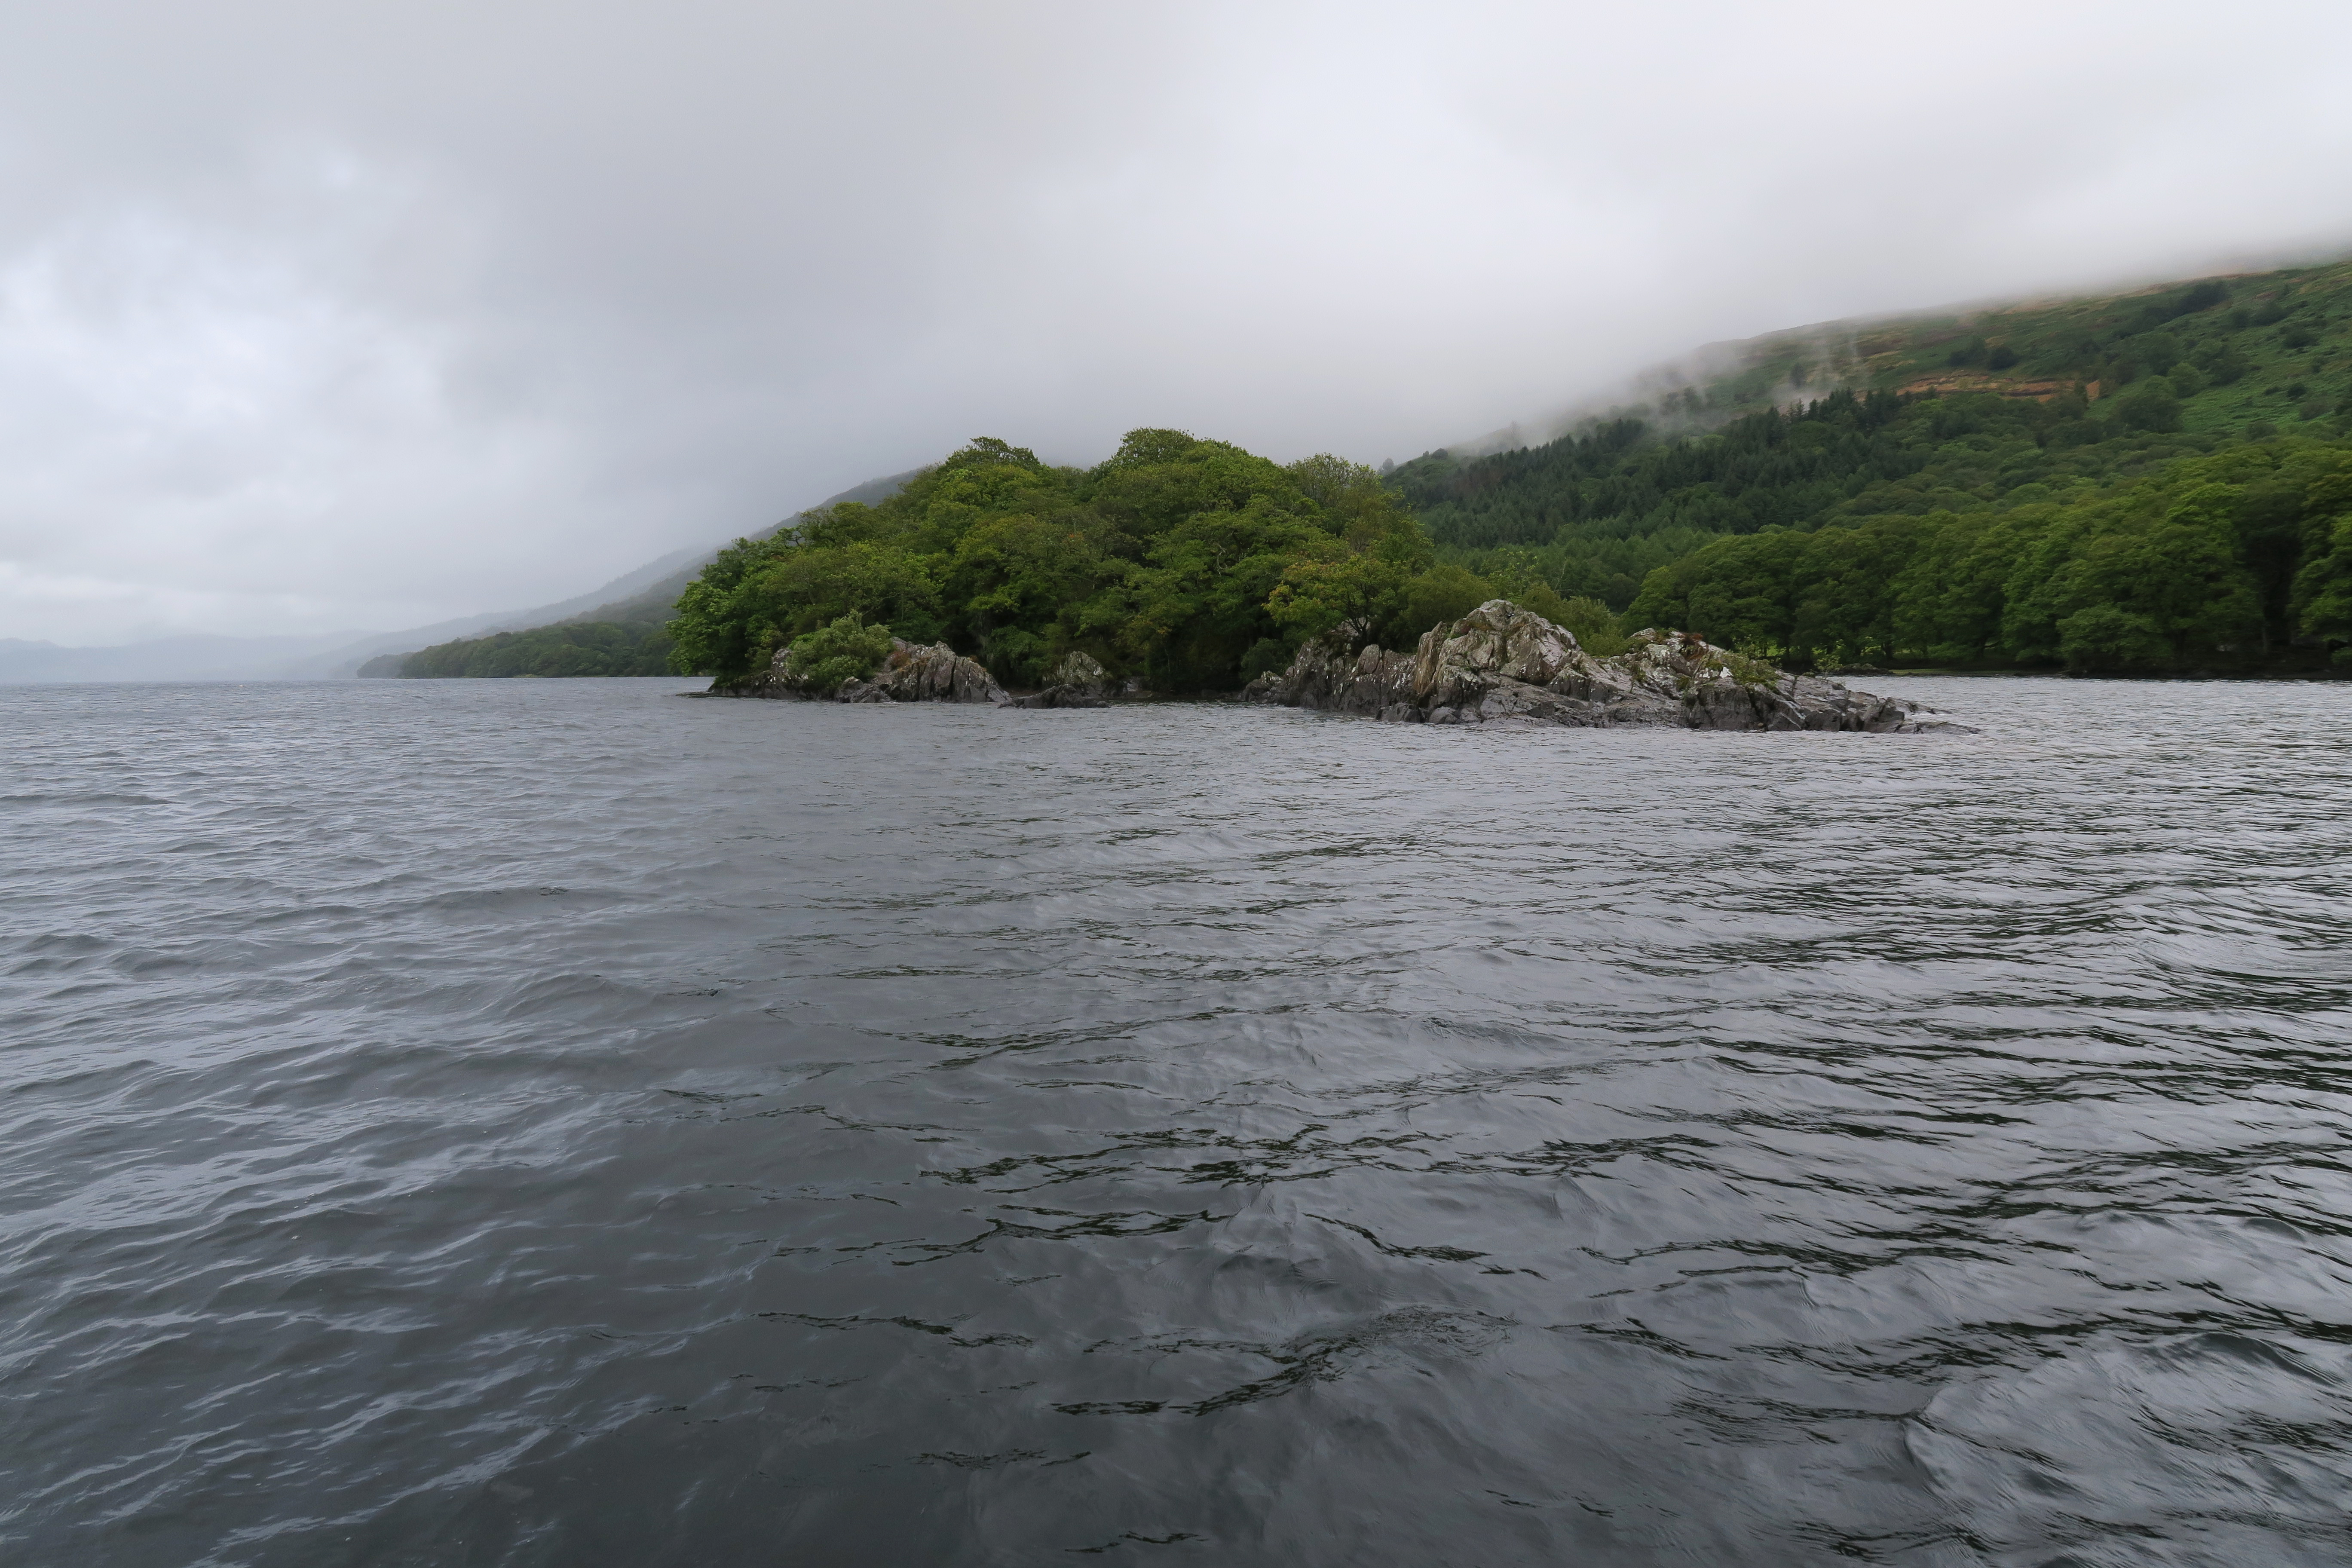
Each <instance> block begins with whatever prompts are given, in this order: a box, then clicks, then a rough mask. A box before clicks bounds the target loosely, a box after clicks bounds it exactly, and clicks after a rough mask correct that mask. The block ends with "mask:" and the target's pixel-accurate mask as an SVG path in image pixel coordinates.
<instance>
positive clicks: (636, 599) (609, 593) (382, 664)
mask: <svg viewBox="0 0 2352 1568" xmlns="http://www.w3.org/2000/svg"><path fill="white" fill-rule="evenodd" d="M918 471H919V470H917V469H912V468H910V469H908V471H907V472H905V473H903V474H891V475H888V476H887V477H886V478H883V479H868V480H866V482H865V483H864V484H862V485H856V486H853V487H852V488H851V489H845V490H844V491H842V492H841V493H840V494H839V495H835V496H828V497H826V498H825V499H824V500H821V501H819V502H818V503H817V504H816V506H814V507H809V508H805V509H803V510H808V511H814V510H819V509H820V508H824V507H828V506H833V505H835V504H836V503H837V502H841V501H852V500H854V501H864V502H866V503H867V504H869V505H870V504H871V503H873V502H875V501H878V500H885V499H887V498H888V497H890V496H893V495H896V494H897V493H898V489H899V488H900V487H901V486H903V485H904V484H905V483H906V482H907V481H908V479H912V478H914V477H915V474H916V473H917V472H918ZM801 515H802V514H801V513H800V512H795V513H793V516H791V517H788V518H786V519H784V521H782V522H779V523H776V524H775V525H774V526H773V527H770V528H764V529H761V531H759V532H757V533H755V534H753V535H751V537H752V538H754V539H766V538H769V537H770V536H772V534H774V533H775V532H776V531H777V530H778V529H782V528H786V527H789V526H791V524H792V523H793V522H794V521H797V520H798V519H799V517H800V516H801ZM718 554H719V551H718V549H717V548H716V547H714V548H712V549H709V550H680V551H677V552H672V553H671V554H668V555H665V556H663V557H662V558H661V559H660V560H658V561H655V562H651V563H647V564H646V565H644V566H640V567H638V568H637V569H636V570H635V572H631V573H629V574H626V575H625V576H621V577H616V578H614V580H613V581H612V582H610V583H607V584H604V586H603V587H602V588H599V589H597V590H596V591H595V592H594V593H593V594H583V595H580V597H578V598H576V599H566V600H565V601H563V602H562V604H560V605H545V606H543V607H541V608H540V609H537V610H525V611H522V612H520V613H518V614H512V615H507V616H479V617H475V618H474V619H473V620H471V621H467V622H444V623H443V624H442V625H440V626H425V627H421V628H419V629H417V630H415V631H411V632H394V633H392V634H390V635H388V636H385V637H374V638H370V639H368V640H367V641H366V643H364V644H359V643H354V644H352V645H351V646H349V647H343V648H340V649H337V650H336V651H335V653H334V654H333V655H331V656H330V657H331V658H333V659H334V660H335V665H334V668H331V669H329V670H326V671H322V672H321V673H326V674H333V675H358V676H362V677H365V678H368V679H379V678H383V677H391V676H399V675H413V676H433V677H445V676H461V675H525V674H533V675H650V674H656V673H659V671H660V670H661V668H663V666H662V660H663V658H665V657H666V655H667V647H668V644H667V642H666V641H664V640H663V639H662V638H661V637H659V636H658V631H659V627H660V626H661V624H662V623H663V622H665V621H667V620H668V619H669V617H670V611H671V608H672V607H673V606H674V605H676V604H677V596H678V595H680V594H682V593H684V592H685V591H686V585H687V584H689V583H691V582H693V581H694V580H695V578H696V577H698V576H699V575H700V574H701V573H702V569H703V567H705V566H707V565H709V563H710V562H711V561H712V560H713V559H715V558H716V557H717V556H718ZM559 626H577V627H583V628H591V627H593V628H598V629H597V630H596V631H595V632H594V633H593V635H583V636H541V637H530V638H528V639H527V640H520V641H519V640H518V638H517V637H516V636H515V635H514V634H519V633H520V634H529V633H531V632H534V631H538V630H541V629H542V628H549V627H559ZM493 645H494V646H493Z"/></svg>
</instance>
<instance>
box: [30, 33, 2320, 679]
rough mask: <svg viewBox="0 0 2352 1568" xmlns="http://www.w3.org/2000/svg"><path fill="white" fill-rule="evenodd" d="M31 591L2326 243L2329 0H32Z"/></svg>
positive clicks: (517, 525)
mask: <svg viewBox="0 0 2352 1568" xmlns="http://www.w3.org/2000/svg"><path fill="white" fill-rule="evenodd" d="M10 31H11V46H10V47H9V49H8V50H7V51H5V55H0V171H5V182H0V191H5V193H6V194H5V197H0V409H4V410H5V419H0V637H22V638H35V639H51V640H55V641H58V642H62V643H68V644H97V643H109V642H119V641H123V640H128V639H133V638H140V637H156V636H163V635H166V634H172V633H184V632H209V633H224V634H236V635H247V636H250V635H261V634H288V635H296V634H299V635H310V634H324V633H329V632H335V631H341V630H347V629H348V630H358V629H373V628H393V627H398V626H408V625H415V624H418V623H425V622H431V621H436V620H439V619H443V618H446V617H449V616H460V615H466V614H471V613H475V612H479V611H484V610H488V609H495V608H499V607H502V606H509V605H525V604H530V603H533V602H538V601H544V600H550V599H555V598H560V597H563V596H566V595H574V594H580V593H583V592H586V591H588V590H590V589H592V588H593V587H594V586H595V585H596V584H598V583H600V582H602V581H604V580H605V579H607V578H610V577H612V576H614V575H615V574H618V573H621V572H624V571H626V570H628V569H629V568H631V567H634V566H635V565H638V564H639V563H643V562H645V561H646V560H648V559H650V558H652V557H655V556H657V555H660V554H662V553H664V552H669V551H673V550H677V549H679V548H682V547H687V546H693V545H699V544H705V543H711V542H718V541H719V540H722V539H724V538H727V537H729V536H731V535H733V534H735V533H739V532H742V531H748V530H752V529H756V528H759V527H761V526H764V525H766V524H768V523H772V522H773V521H777V520H778V519H779V518H781V517H782V516H783V515H785V514H786V513H788V512H790V511H792V510H796V509H797V508H799V507H801V506H803V505H806V504H808V503H810V502H812V501H814V500H818V499H820V498H822V497H824V496H825V495H827V494H829V493H832V492H834V491H837V490H840V489H845V488H847V487H848V486H850V485H853V484H855V483H856V482H858V481H860V480H862V479H867V478H870V477H872V476H875V475H877V474H884V473H890V472H896V471H898V470H902V469H905V468H909V467H912V466H914V465H916V464H918V463H920V462H923V461H926V460H929V459H930V458H936V457H938V456H940V455H942V454H943V453H945V452H946V451H948V450H949V449H950V448H952V447H955V446H956V445H958V444H960V443H961V441H963V440H965V439H966V438H968V437H972V436H975V435H982V434H987V435H997V436H1003V437H1006V438H1008V439H1011V440H1013V441H1016V442H1019V443H1021V444H1024V445H1027V446H1031V447H1035V448H1036V449H1037V450H1038V451H1039V452H1040V453H1041V454H1043V455H1045V456H1048V457H1050V458H1055V459H1057V460H1062V461H1067V462H1077V463H1084V462H1091V461H1093V460H1096V459H1097V458H1100V457H1101V456H1103V455H1104V454H1105V453H1107V452H1108V450H1109V449H1110V447H1112V446H1113V444H1114V443H1115V442H1116V440H1117V438H1118V435H1119V433H1120V432H1121V431H1123V430H1125V429H1128V428H1129V427H1132V426H1139V425H1145V424H1151V425H1176V426H1185V427H1188V428H1191V429H1193V430H1195V431H1198V432H1200V433H1202V434H1204V435H1214V436H1218V437H1223V438H1226V439H1230V440H1234V441H1237V442H1240V443H1242V444H1244V445H1245V446H1248V447H1252V448H1254V449H1256V450H1259V451H1263V452H1265V453H1266V454H1267V455H1269V456H1272V457H1275V458H1283V459H1287V458H1294V457H1297V456H1300V455H1304V454H1306V453H1309V452H1314V451H1318V450H1330V451H1336V452H1339V453H1341V454H1344V455H1346V456H1348V457H1350V458H1358V459H1360V460H1364V461H1369V462H1379V461H1380V460H1381V459H1382V458H1398V459H1402V458H1409V457H1412V456H1413V455H1414V454H1416V453H1418V452H1421V451H1423V450H1426V449H1428V448H1431V447H1437V446H1441V445H1444V444H1446V443H1448V442H1449V441H1459V440H1465V439H1471V438H1475V437H1478V436H1479V434H1480V433H1481V432H1493V431H1496V430H1500V429H1504V428H1507V426H1509V425H1510V423H1511V422H1513V421H1524V422H1526V424H1525V425H1524V426H1523V428H1525V429H1527V430H1528V431H1530V432H1533V431H1535V430H1536V429H1537V428H1538V426H1541V425H1542V424H1543V422H1545V421H1547V420H1549V419H1550V418H1552V417H1554V416H1557V415H1558V414H1559V413H1560V412H1561V411H1562V410H1566V409H1571V408H1574V407H1577V406H1579V405H1580V400H1589V399H1595V398H1603V397H1605V396H1607V395H1609V393H1610V390H1611V389H1612V388H1616V387H1621V386H1624V385H1626V384H1627V383H1628V381H1629V379H1630V378H1633V377H1634V376H1636V375H1637V374H1639V373H1641V372H1643V370H1644V369H1645V368H1647V367H1650V366H1653V365H1655V364H1658V363H1662V362H1665V361H1669V360H1672V359H1674V358H1675V357H1676V356H1681V355H1686V354H1688V353H1691V352H1693V351H1694V350H1696V348H1697V347H1698V346H1699V345H1701V344H1704V343H1706V342H1716V341H1720V340H1726V339H1735V338H1741V337H1746V336H1749V335H1753V334H1756V333H1759V332H1765V331H1774V330H1777V329H1781V328H1786V327H1791V326H1795V325H1798V324H1800V323H1805V322H1819V321H1833V320H1837V319H1841V318H1845V317H1852V316H1861V315H1869V314H1874V313H1885V312H1889V311H1895V310H1904V309H1908V308H1916V307H1922V306H1929V305H1934V304H1937V303H1939V302H1943V301H1950V300H1979V299H1987V298H1995V297H2000V296H2004V295H2013V294H2021V293H2027V292H2033V291H2048V290H2053V289H2066V288H2072V287H2084V286H2090V285H2095V284H2105V283H2110V282H2121V281H2130V280H2134V279H2157V278H2161V277H2169V276H2182V275H2189V274H2192V273H2195V272H2199V271H2206V270H2218V269H2223V268H2233V267H2240V266H2245V265H2251V264H2258V263H2262V262H2266V261H2270V260H2273V259H2277V258H2286V257H2293V256H2299V255H2308V254H2312V253H2315V252H2321V251H2327V250H2331V249H2334V248H2337V247H2341V246H2342V245H2343V244H2345V243H2346V242H2347V240H2352V187H2347V184H2346V183H2345V182H2344V181H2343V179H2342V178H2341V172H2342V170H2343V169H2344V168H2345V167H2346V166H2347V154H2352V97H2347V95H2346V94H2345V93H2343V92H2342V91H2341V89H2340V84H2341V83H2342V81H2343V80H2344V79H2346V77H2347V68H2352V13H2347V12H2345V11H2344V10H2343V9H2342V8H2340V7H2331V6H2321V5H2285V4H2271V5H2259V4H2258V5H2242V6H2240V7H2237V8H2236V9H2234V10H2233V11H2231V12H2230V13H2229V16H2228V26H2227V27H2226V29H2224V28H2223V27H2222V26H2221V14H2220V13H2217V12H2215V11H2214V10H2213V9H2212V8H2211V7H2210V6H2198V7H2194V8H2192V7H2189V6H2187V5H2147V4H2138V5H2122V4H2088V5H2074V6H2066V7H2053V6H2049V5H2024V4H1990V5H1981V6H1978V7H1974V8H1972V9H1971V10H1970V11H1969V13H1968V14H1967V17H1966V21H1965V25H1962V24H1961V23H1959V22H1958V21H1957V20H1955V14H1953V13H1949V12H1931V11H1919V10H1916V9H1913V10H1899V9H1891V8H1888V7H1885V6H1883V5H1859V4H1833V5H1821V6H1815V7H1811V8H1809V9H1807V10H1804V11H1802V12H1793V11H1790V10H1788V9H1786V8H1780V7H1759V6H1754V5H1733V4H1721V5H1707V4H1685V5H1664V6H1653V7H1646V8H1633V9H1629V8H1625V7H1615V6H1612V7H1601V6H1590V7H1579V6H1568V7H1562V6H1557V5H1546V6H1540V7H1538V6H1513V5H1452V6H1446V7H1442V8H1440V7H1433V6H1421V7H1412V8H1406V7H1400V6H1378V5H1375V6H1362V5H1355V6H1346V7H1342V6H1338V5H1283V6H1273V7H1267V6H1262V5H1260V6H1243V5H1181V6H1180V5H1136V6H1119V7H1104V6H1098V5H1053V4H1037V5H1020V6H990V7H979V6H960V5H959V6H950V5H907V6H896V7H887V8H856V9H855V10H853V9H850V8H842V7H819V6H814V5H748V4H719V3H709V0H705V3H699V4H698V3H686V4H677V5H666V6H660V7H653V6H645V5H611V4H579V3H574V4H568V5H560V6H559V5H551V4H536V3H518V4H513V5H503V6H499V7H494V8H488V9H483V10H466V9H457V8H446V7H423V6H417V5H397V6H395V5H371V4H362V5H342V6H335V7H327V8H320V7H316V6H306V5H292V4H264V3H244V4H237V3H225V4H221V5H210V6H205V7H201V8H191V7H187V6H183V5H163V4H160V3H145V4H142V3H137V0H96V3H91V4H85V5H79V6H75V7H70V8H68V7H50V8H46V9H45V10H44V11H42V12H39V13H26V14H25V15H23V16H18V17H17V18H16V20H15V22H14V25H13V26H12V27H11V30H10Z"/></svg>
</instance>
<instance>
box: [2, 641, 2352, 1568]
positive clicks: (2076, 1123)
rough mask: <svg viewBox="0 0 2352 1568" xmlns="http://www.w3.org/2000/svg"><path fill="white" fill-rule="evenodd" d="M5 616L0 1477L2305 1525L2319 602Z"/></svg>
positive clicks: (2325, 766)
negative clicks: (283, 665) (1536, 611)
mask: <svg viewBox="0 0 2352 1568" xmlns="http://www.w3.org/2000/svg"><path fill="white" fill-rule="evenodd" d="M1864 684H1866V685H1870V686H1872V687H1874V688H1875V689H1882V690H1885V691H1889V692H1893V693H1895V694H1899V695H1904V696H1911V697H1918V698H1923V699H1925V700H1927V701H1930V702H1932V703H1934V704H1936V705H1937V706H1938V707H1940V708H1943V709H1946V710H1948V711H1950V712H1952V713H1953V714H1954V715H1955V716H1957V717H1959V718H1961V719H1963V720H1964V721H1968V722H1970V723H1973V724H1976V725H1979V726H1980V727H1981V728H1982V730H1983V731H1984V732H1983V733H1982V734H1980V735H1978V736H1973V737H1933V738H1929V737H1920V738H1905V737H1891V736H1868V735H1819V734H1793V735H1720V734H1699V733H1688V732H1682V731H1675V732H1652V731H1621V732H1614V733H1611V732H1591V731H1548V732H1536V733H1526V732H1522V733H1508V734H1506V733H1480V732H1477V731H1458V730H1442V729H1428V728H1422V727H1404V726H1387V725H1378V724H1372V723H1368V722H1364V721H1356V720H1347V719H1334V718H1328V717H1322V716H1318V715H1312V714H1302V713H1297V712H1291V711H1275V710H1246V709H1240V708H1232V707H1221V706H1206V705H1201V706H1194V705H1168V706H1153V707H1143V708H1138V709H1129V710H1112V711H1102V712H1087V711H1080V712H1039V713H1031V712H997V711H993V710H963V709H954V708H939V707H905V708H895V707H882V708H874V707H835V706H804V705H800V704H787V703H761V702H726V701H688V700H681V699H680V698H679V697H678V696H677V695H676V693H677V692H678V691H680V690H682V689H686V687H687V685H688V683H683V682H675V681H666V680H616V681H520V680H519V681H447V682H439V681H372V682H343V683H333V684H330V683H320V684H315V685H290V684H289V685H252V686H187V687H51V688H13V689H0V735H5V745H6V750H5V753H0V757H5V760H0V860H5V871H6V876H5V884H0V899H5V902H0V1016H5V1018H6V1020H7V1023H6V1027H5V1037H4V1038H5V1046H4V1047H0V1194H5V1202H0V1372H5V1377H0V1412H5V1417H4V1418H5V1429H0V1436H5V1443H0V1558H5V1560H6V1561H8V1562H10V1563H24V1564H27V1565H31V1564H44V1565H46V1564H65V1563H77V1564H78V1563H92V1564H95V1563H104V1564H108V1565H109V1568H149V1565H152V1568H188V1565H191V1564H232V1563H234V1564H271V1565H278V1564H284V1565H289V1568H290V1565H298V1564H299V1565H300V1568H320V1565H331V1564H346V1563H348V1564H359V1563H366V1564H371V1565H373V1564H411V1563H414V1564H434V1565H436V1568H437V1565H444V1564H545V1565H548V1568H576V1565H583V1564H585V1565H605V1564H610V1565H614V1568H622V1565H626V1568H643V1565H647V1564H678V1565H689V1564H690V1565H697V1568H700V1565H709V1564H736V1563H776V1564H793V1565H795V1568H811V1565H814V1568H830V1565H833V1564H843V1565H851V1564H857V1565H865V1564H932V1563H938V1564H992V1565H993V1564H1004V1565H1008V1568H1009V1565H1016V1564H1018V1565H1024V1568H1025V1565H1032V1564H1038V1563H1062V1562H1072V1563H1075V1562H1076V1561H1078V1559H1079V1557H1081V1556H1085V1557H1087V1558H1088V1560H1090V1561H1091V1560H1093V1559H1094V1558H1095V1557H1096V1556H1102V1557H1105V1558H1107V1559H1108V1560H1109V1561H1112V1562H1118V1563H1158V1564H1171V1565H1176V1564H1185V1563H1201V1564H1216V1565H1219V1568H1230V1565H1237V1564H1238V1565H1251V1568H1255V1565H1265V1568H1275V1565H1282V1568H1297V1565H1300V1564H1325V1563H1329V1564H1345V1565H1347V1568H1373V1565H1390V1564H1393V1565H1396V1568H1439V1565H1454V1568H1474V1565H1479V1568H1502V1565H1507V1564H1538V1563H1541V1564H1552V1563H1579V1564H1608V1565H1617V1564H1627V1565H1646V1564H1665V1563H1677V1564H1708V1565H1723V1564H1735V1563H1736V1564H1739V1565H1741V1568H1758V1565H1776V1564H1784V1563H1786V1564H1797V1563H1806V1564H1813V1563H1822V1564H1826V1563H1853V1562H1861V1563H1900V1564H1917V1565H1936V1568H1945V1565H1956V1564H1978V1563H1991V1564H2001V1565H2011V1564H2014V1565H2017V1568H2028V1565H2032V1568H2057V1565H2089V1564H2095V1565H2099V1568H2107V1565H2114V1568H2125V1565H2130V1568H2147V1565H2150V1564H2162V1565H2172V1564H2183V1565H2186V1564H2241V1563H2242V1564H2260V1565H2263V1568H2277V1565H2301V1564H2342V1563H2352V1530H2347V1518H2352V1381H2347V1380H2352V1230H2348V1229H2347V1226H2352V1161H2348V1160H2347V1151H2352V1140H2347V1126H2352V1054H2347V1053H2348V1052H2352V1046H2348V1045H2347V1042H2352V1005H2347V1004H2352V902H2347V893H2352V887H2347V884H2348V883H2352V686H2323V685H2294V684H2185V683H2184V684H2169V685H2159V684H2140V685H2135V684H2120V683H2095V682H2070V681H2062V680H2054V679H2053V680H2024V679H1975V680H1962V679H1889V680H1881V681H1870V682H1865V683H1864Z"/></svg>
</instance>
